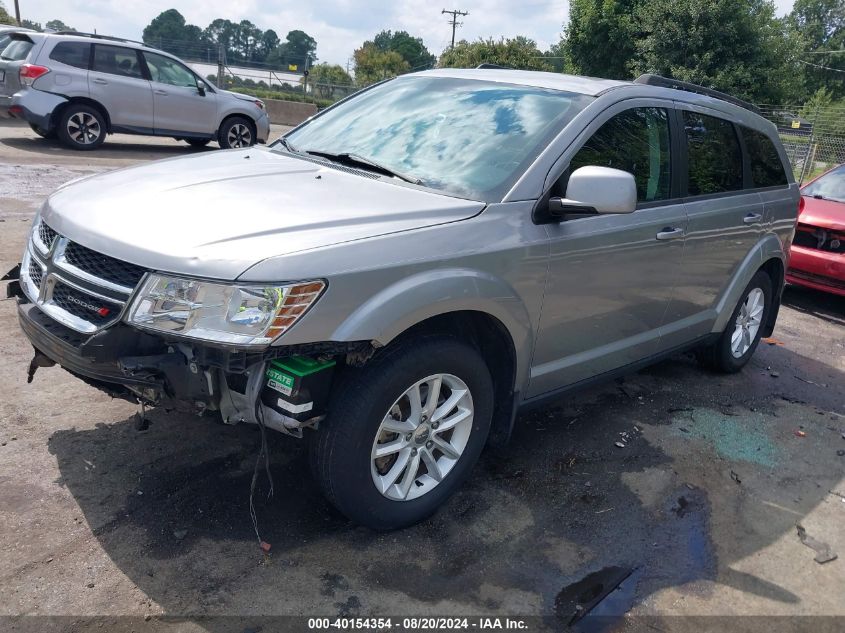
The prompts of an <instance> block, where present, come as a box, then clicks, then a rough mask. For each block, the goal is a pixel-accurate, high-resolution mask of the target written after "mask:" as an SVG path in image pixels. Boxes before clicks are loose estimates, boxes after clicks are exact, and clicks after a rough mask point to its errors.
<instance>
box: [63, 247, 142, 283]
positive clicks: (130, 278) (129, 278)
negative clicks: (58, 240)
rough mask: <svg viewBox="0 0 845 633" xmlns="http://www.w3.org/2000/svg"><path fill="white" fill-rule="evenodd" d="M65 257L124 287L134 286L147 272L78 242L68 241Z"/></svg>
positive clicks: (96, 275)
mask: <svg viewBox="0 0 845 633" xmlns="http://www.w3.org/2000/svg"><path fill="white" fill-rule="evenodd" d="M64 257H65V261H67V263H68V264H70V265H71V266H75V267H76V268H78V269H79V270H81V271H83V272H85V273H88V274H89V275H92V276H94V277H99V278H100V279H105V280H106V281H110V282H111V283H113V284H117V285H118V286H123V287H124V288H134V287H135V286H136V285H137V284H138V282H139V281H141V277H143V276H144V272H145V271H144V269H143V268H141V267H140V266H136V265H135V264H130V263H128V262H122V261H120V260H119V259H115V258H113V257H109V256H108V255H103V254H102V253H97V252H96V251H92V250H91V249H90V248H85V247H84V246H82V245H81V244H77V243H76V242H68V244H67V248H65V252H64Z"/></svg>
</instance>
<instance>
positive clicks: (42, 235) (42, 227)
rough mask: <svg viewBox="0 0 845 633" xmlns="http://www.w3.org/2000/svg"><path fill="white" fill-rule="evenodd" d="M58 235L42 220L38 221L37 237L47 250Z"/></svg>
mask: <svg viewBox="0 0 845 633" xmlns="http://www.w3.org/2000/svg"><path fill="white" fill-rule="evenodd" d="M58 235H59V234H58V233H56V232H55V231H54V230H53V229H51V228H50V227H49V226H47V225H46V224H44V221H43V220H42V221H40V222H39V223H38V239H40V240H41V243H42V244H43V245H44V247H45V248H46V249H47V250H48V251H49V250H50V248H52V246H53V242H54V241H55V240H56V237H58Z"/></svg>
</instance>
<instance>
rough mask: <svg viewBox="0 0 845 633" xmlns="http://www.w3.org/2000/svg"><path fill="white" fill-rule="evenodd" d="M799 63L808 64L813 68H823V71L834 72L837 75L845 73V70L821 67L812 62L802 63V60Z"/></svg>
mask: <svg viewBox="0 0 845 633" xmlns="http://www.w3.org/2000/svg"><path fill="white" fill-rule="evenodd" d="M798 62H799V63H801V64H806V65H807V66H812V67H813V68H821V69H822V70H832V71H833V72H835V73H845V70H842V69H841V68H831V67H830V66H820V65H819V64H812V63H810V62H805V61H802V60H800V59H799V60H798Z"/></svg>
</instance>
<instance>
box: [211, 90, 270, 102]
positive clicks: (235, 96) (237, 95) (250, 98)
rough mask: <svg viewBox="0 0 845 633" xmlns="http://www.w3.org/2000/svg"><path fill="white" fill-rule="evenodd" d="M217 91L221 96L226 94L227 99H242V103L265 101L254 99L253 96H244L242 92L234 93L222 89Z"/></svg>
mask: <svg viewBox="0 0 845 633" xmlns="http://www.w3.org/2000/svg"><path fill="white" fill-rule="evenodd" d="M215 90H216V91H217V92H218V93H219V94H224V95H226V96H227V97H232V98H233V99H240V100H241V101H249V102H250V103H253V102H254V101H263V100H262V99H259V98H258V97H253V96H252V95H247V94H243V93H242V92H232V91H231V90H223V89H222V88H215Z"/></svg>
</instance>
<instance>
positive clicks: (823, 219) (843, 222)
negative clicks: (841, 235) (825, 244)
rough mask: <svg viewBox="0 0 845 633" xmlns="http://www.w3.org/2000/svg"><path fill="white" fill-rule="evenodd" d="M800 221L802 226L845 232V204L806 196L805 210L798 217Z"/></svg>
mask: <svg viewBox="0 0 845 633" xmlns="http://www.w3.org/2000/svg"><path fill="white" fill-rule="evenodd" d="M798 221H799V222H800V223H801V224H812V225H813V226H819V227H822V228H825V229H833V230H836V231H845V202H836V201H835V200H820V199H819V198H813V197H812V196H804V210H803V211H802V212H801V215H800V216H798Z"/></svg>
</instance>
